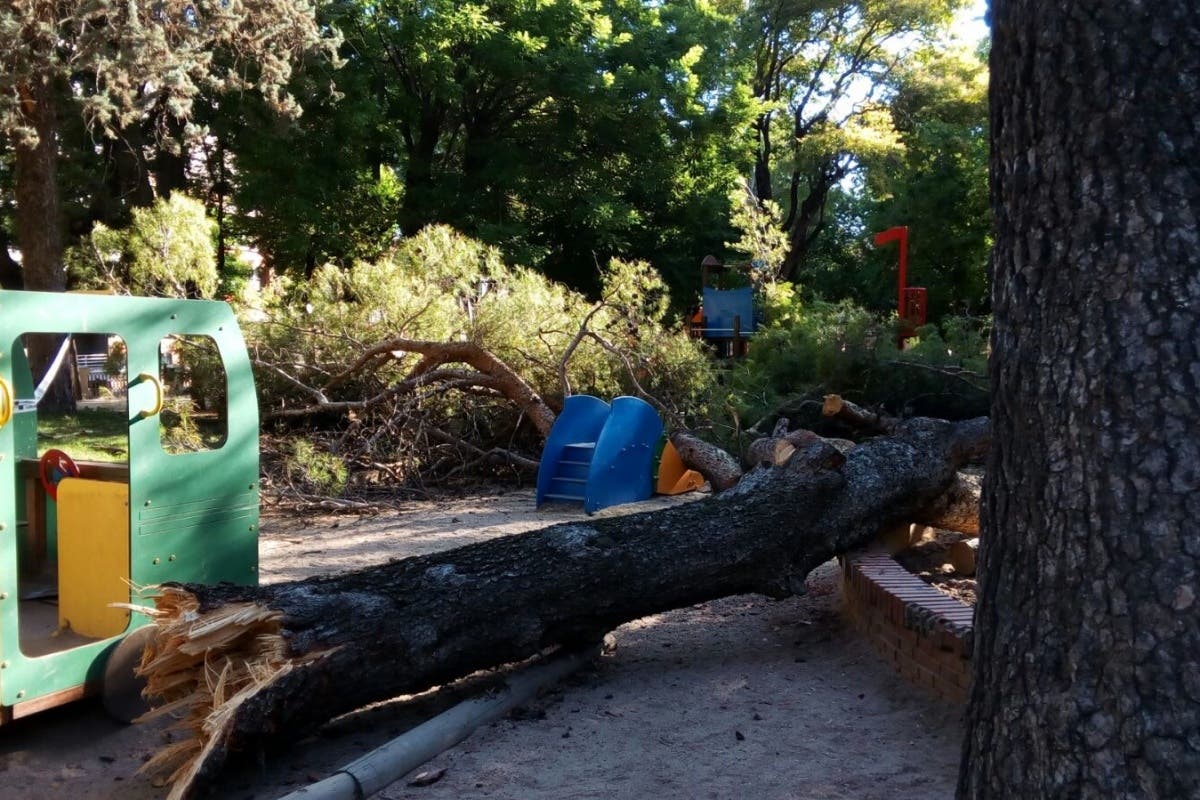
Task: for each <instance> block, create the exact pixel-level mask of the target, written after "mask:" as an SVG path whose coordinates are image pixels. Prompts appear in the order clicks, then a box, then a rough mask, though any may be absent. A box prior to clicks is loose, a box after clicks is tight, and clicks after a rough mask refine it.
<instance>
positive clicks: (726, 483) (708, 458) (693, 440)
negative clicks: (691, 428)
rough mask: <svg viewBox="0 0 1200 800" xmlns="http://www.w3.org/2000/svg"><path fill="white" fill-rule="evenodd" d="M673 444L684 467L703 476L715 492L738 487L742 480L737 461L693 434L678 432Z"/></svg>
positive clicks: (672, 437) (674, 434) (672, 440)
mask: <svg viewBox="0 0 1200 800" xmlns="http://www.w3.org/2000/svg"><path fill="white" fill-rule="evenodd" d="M671 444H673V445H675V450H676V451H678V453H679V458H680V460H682V461H683V464H684V466H686V467H687V468H688V469H694V470H696V471H697V472H699V473H700V474H701V475H703V476H704V480H706V481H708V482H709V485H711V486H712V488H713V491H715V492H723V491H725V490H726V489H728V488H730V487H732V486H736V485H737V482H738V481H740V480H741V479H742V468H741V467H739V466H738V463H737V459H735V458H734V457H733V456H731V455H729V453H726V452H725V451H724V450H722V449H721V448H719V447H717V446H715V445H711V444H709V443H708V442H706V441H704V440H703V439H701V438H700V437H699V436H696V435H695V434H693V433H689V432H687V431H676V432H675V433H672V434H671Z"/></svg>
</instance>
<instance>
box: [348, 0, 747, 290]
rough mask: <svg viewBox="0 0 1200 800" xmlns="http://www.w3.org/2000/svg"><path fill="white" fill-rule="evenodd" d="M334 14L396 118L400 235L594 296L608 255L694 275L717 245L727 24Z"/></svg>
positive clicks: (734, 119)
mask: <svg viewBox="0 0 1200 800" xmlns="http://www.w3.org/2000/svg"><path fill="white" fill-rule="evenodd" d="M339 9H340V10H341V14H340V15H339V16H338V17H337V18H336V24H337V25H338V26H339V27H340V28H341V29H342V30H343V31H345V33H346V38H347V46H348V48H349V51H350V52H349V54H348V55H347V61H348V68H349V69H351V70H360V71H364V72H365V73H366V74H367V75H369V80H368V79H363V81H362V85H364V86H368V87H370V90H371V91H372V92H374V93H375V96H377V98H378V103H379V104H380V106H381V107H382V108H384V109H385V112H386V113H385V119H384V120H383V121H382V123H381V125H382V129H383V130H384V131H386V132H390V133H391V134H392V135H391V138H390V139H388V140H385V141H384V142H382V143H381V145H380V148H379V150H380V154H381V156H382V159H383V161H384V163H391V164H394V165H395V167H396V171H397V174H398V175H401V176H402V181H403V187H404V188H403V199H402V206H401V209H400V213H399V223H400V231H401V232H402V233H403V234H404V235H411V234H412V233H414V232H415V231H416V230H418V229H419V228H421V227H422V226H424V225H426V224H429V223H430V222H435V221H436V222H444V223H448V224H451V225H454V226H455V227H457V228H459V229H462V230H464V231H467V232H470V233H472V234H474V235H477V236H480V237H481V238H483V239H484V240H486V241H488V242H491V243H494V244H497V245H500V246H503V247H504V248H505V250H506V251H507V252H509V253H511V254H513V255H514V257H515V258H517V259H518V260H521V261H525V262H526V263H530V262H532V263H538V264H541V265H543V267H544V268H545V269H546V270H547V271H548V272H549V273H550V274H552V275H555V276H557V277H561V278H565V279H568V280H569V281H571V282H572V283H574V284H575V285H587V284H591V285H593V286H595V281H596V274H597V273H596V270H595V264H596V263H598V262H600V263H602V262H603V261H604V260H606V258H607V257H608V256H609V255H615V254H618V253H623V254H626V255H634V256H638V255H641V256H655V257H656V258H655V260H656V262H657V261H658V258H657V256H658V255H660V254H663V253H667V254H669V255H674V251H679V252H681V253H685V254H686V255H680V256H678V258H679V259H680V263H682V262H683V261H686V262H687V263H694V261H695V252H699V251H701V247H702V246H703V245H701V246H695V244H694V243H693V241H692V239H693V238H700V239H703V240H706V241H710V242H712V243H713V244H714V245H715V247H713V248H710V249H717V248H719V246H720V242H721V240H722V238H723V236H724V233H725V231H724V230H723V229H722V228H723V225H722V224H721V220H722V219H723V218H724V216H725V209H724V208H723V207H722V206H723V205H724V195H725V192H726V190H727V187H728V185H729V184H730V183H731V181H732V179H733V177H734V176H735V175H736V174H737V171H738V169H739V167H740V166H741V163H742V162H743V161H744V158H743V157H739V156H738V147H739V145H737V144H736V143H735V141H734V137H733V132H734V131H735V130H736V129H737V126H738V124H739V123H740V122H741V121H742V120H743V119H744V118H745V114H746V112H747V109H748V108H749V106H748V103H747V101H748V97H746V96H745V95H744V93H743V92H741V91H740V90H738V89H736V88H731V87H734V86H735V84H736V81H734V80H733V77H734V72H733V70H734V66H733V62H732V61H731V60H730V57H731V55H732V53H731V51H730V48H729V46H728V40H729V31H730V25H731V23H732V17H731V15H730V14H729V13H727V12H722V11H720V10H718V9H717V8H715V7H714V6H712V5H709V4H693V3H671V4H644V3H640V2H632V1H631V0H606V1H605V2H602V3H591V2H583V1H582V0H571V1H569V2H568V1H567V0H564V1H563V2H556V3H543V2H536V1H535V0H505V1H504V2H498V3H492V4H489V5H487V6H483V5H475V4H459V3H451V2H448V1H447V2H441V1H439V2H433V3H413V2H401V1H400V0H393V1H392V2H383V3H343V4H341V5H340V6H339ZM693 234H695V236H694V237H693V236H692V235H693ZM693 248H694V250H693ZM693 271H694V269H693Z"/></svg>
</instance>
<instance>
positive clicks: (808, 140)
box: [741, 0, 963, 279]
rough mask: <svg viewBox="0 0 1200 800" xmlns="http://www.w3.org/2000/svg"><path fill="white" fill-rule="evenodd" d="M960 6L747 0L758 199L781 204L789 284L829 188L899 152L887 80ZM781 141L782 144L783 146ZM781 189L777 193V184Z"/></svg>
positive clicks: (821, 221) (953, 1)
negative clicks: (756, 109)
mask: <svg viewBox="0 0 1200 800" xmlns="http://www.w3.org/2000/svg"><path fill="white" fill-rule="evenodd" d="M961 5H963V3H962V2H960V0H919V2H907V3H878V2H859V0H849V1H847V0H752V2H750V3H749V4H748V6H747V8H746V11H745V13H744V14H743V15H742V18H741V41H742V46H743V48H745V50H746V52H747V53H749V54H751V57H752V60H753V65H754V67H753V70H754V71H753V76H752V78H751V87H752V91H753V94H754V97H755V98H757V99H758V101H759V103H760V108H761V111H760V113H759V115H758V117H757V119H756V120H755V123H754V134H755V137H756V145H757V146H756V152H755V163H754V172H753V176H754V177H753V185H754V189H755V192H756V193H757V194H758V196H759V198H760V199H762V200H775V199H776V198H777V197H781V198H782V200H781V203H780V204H781V206H782V207H783V209H784V214H785V216H784V221H783V228H784V230H785V231H787V233H788V236H789V242H790V249H789V252H788V255H787V258H786V259H785V260H784V263H783V265H782V266H781V270H780V273H781V277H783V278H787V279H793V278H795V276H796V275H797V272H798V270H799V269H800V266H801V265H802V264H803V263H804V261H805V259H806V257H807V255H808V252H809V250H810V249H811V247H812V245H813V243H814V241H815V240H816V239H817V237H818V235H819V234H820V232H821V231H822V230H823V229H824V228H825V227H826V224H827V216H826V211H827V204H828V199H829V194H830V192H831V191H832V189H833V188H834V187H835V186H837V185H838V183H839V182H841V181H842V179H843V178H845V177H846V176H847V174H849V172H850V171H851V169H852V168H853V167H854V166H855V164H856V163H858V161H860V160H862V159H864V158H871V157H879V156H882V155H883V154H885V153H887V152H889V151H892V150H894V149H895V148H896V147H897V142H896V140H895V135H894V132H893V130H892V119H891V114H890V109H889V106H888V103H887V99H888V98H887V88H888V83H887V81H888V78H889V76H890V75H891V74H892V72H893V70H894V69H895V68H896V66H897V65H898V64H899V63H900V62H901V61H902V60H903V58H904V56H905V55H906V53H907V52H908V51H910V50H912V49H914V47H915V44H913V43H915V42H919V41H920V39H921V38H922V37H923V36H927V35H930V34H932V33H933V32H935V31H936V30H937V29H938V28H939V27H941V26H943V25H944V24H945V23H946V22H948V20H949V17H950V14H951V13H952V12H953V11H954V10H955V9H956V8H958V7H960V6H961ZM780 142H782V143H783V144H782V146H780V144H779V143H780ZM780 185H783V186H786V189H785V190H783V191H780V190H779V189H778V188H777V187H778V186H780Z"/></svg>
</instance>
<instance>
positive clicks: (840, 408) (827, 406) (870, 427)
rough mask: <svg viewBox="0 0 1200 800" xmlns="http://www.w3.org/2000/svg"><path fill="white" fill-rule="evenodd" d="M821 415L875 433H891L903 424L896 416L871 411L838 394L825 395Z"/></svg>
mask: <svg viewBox="0 0 1200 800" xmlns="http://www.w3.org/2000/svg"><path fill="white" fill-rule="evenodd" d="M821 415H822V416H825V417H829V418H831V419H838V420H841V421H842V422H845V423H846V424H848V425H851V426H853V427H855V428H858V429H860V430H864V431H872V432H875V433H891V432H892V431H894V430H896V429H897V428H898V427H899V426H900V425H901V424H902V423H901V421H900V420H898V419H896V418H895V417H889V416H888V415H886V414H880V413H878V412H875V411H869V410H867V409H865V408H863V407H862V406H858V405H855V404H854V403H851V402H850V401H849V400H847V399H845V398H844V397H842V396H841V395H837V394H827V395H825V402H824V403H822V404H821Z"/></svg>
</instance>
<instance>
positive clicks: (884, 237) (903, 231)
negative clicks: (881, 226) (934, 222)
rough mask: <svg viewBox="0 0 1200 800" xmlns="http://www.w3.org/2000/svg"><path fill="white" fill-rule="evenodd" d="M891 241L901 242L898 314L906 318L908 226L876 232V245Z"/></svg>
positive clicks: (901, 342)
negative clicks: (905, 291)
mask: <svg viewBox="0 0 1200 800" xmlns="http://www.w3.org/2000/svg"><path fill="white" fill-rule="evenodd" d="M889 242H899V243H900V276H899V279H898V280H897V282H896V283H897V289H896V316H897V317H898V318H899V319H900V320H901V322H902V323H903V320H904V289H905V288H906V287H907V285H908V226H907V225H897V226H896V227H894V228H888V229H887V230H886V231H880V232H879V233H877V234H875V246H876V247H880V246H882V245H885V244H888V243H889ZM899 345H900V349H901V350H903V349H904V334H903V333H901V334H900V342H899Z"/></svg>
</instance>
